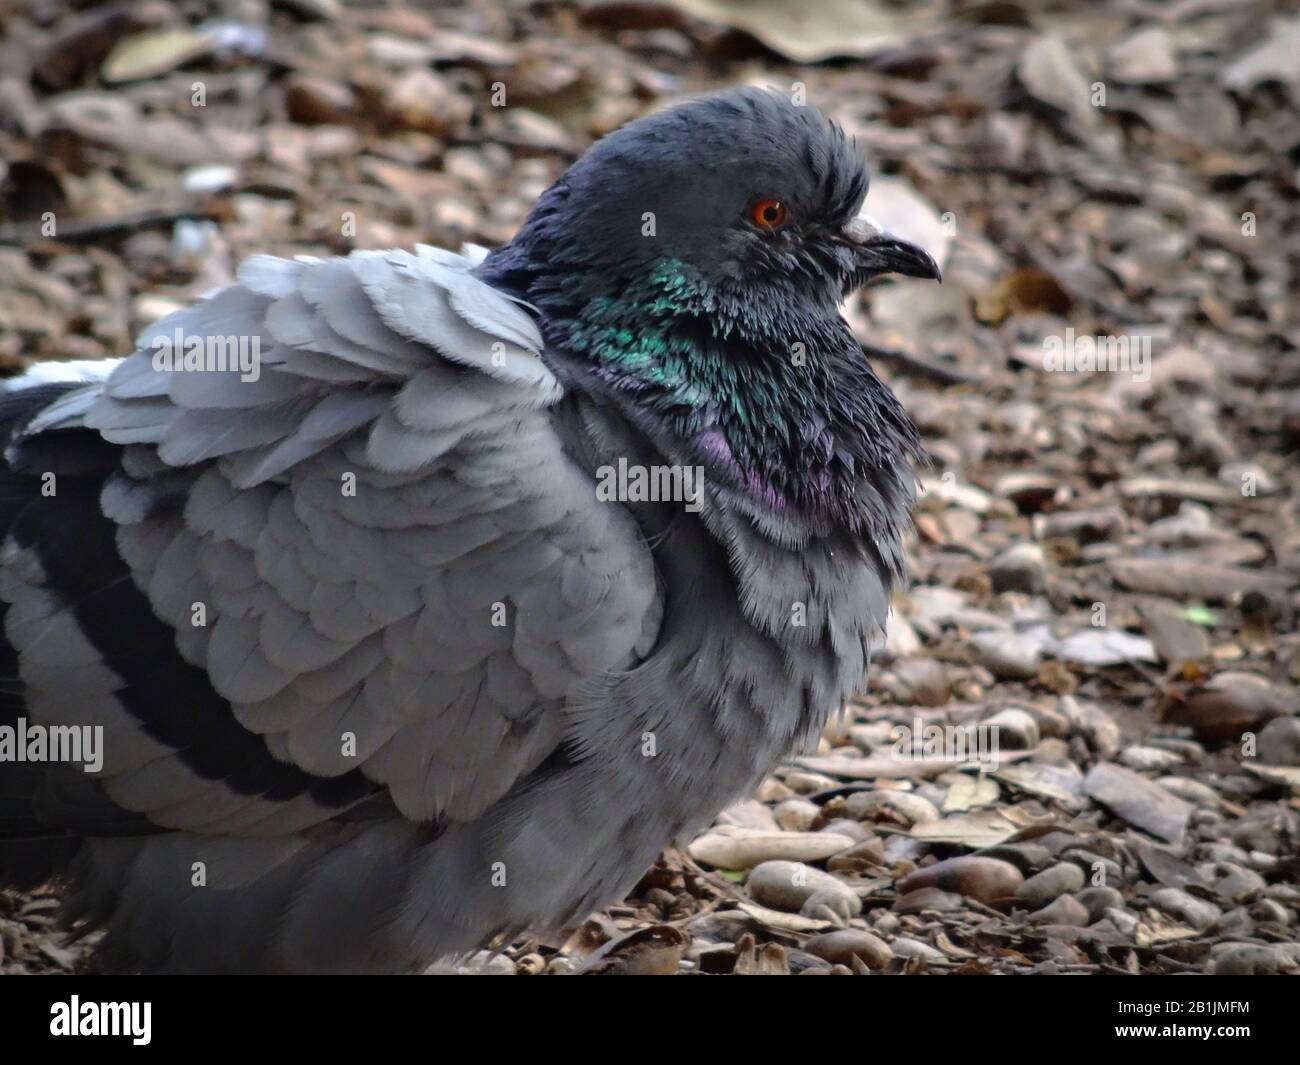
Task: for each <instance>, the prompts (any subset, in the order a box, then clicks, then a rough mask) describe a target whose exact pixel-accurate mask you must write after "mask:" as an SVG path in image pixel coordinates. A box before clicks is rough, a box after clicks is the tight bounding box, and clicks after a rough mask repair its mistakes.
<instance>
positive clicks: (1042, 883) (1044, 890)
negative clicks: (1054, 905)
mask: <svg viewBox="0 0 1300 1065" xmlns="http://www.w3.org/2000/svg"><path fill="white" fill-rule="evenodd" d="M1082 887H1083V870H1082V869H1080V868H1079V867H1078V866H1077V865H1074V864H1073V863H1071V862H1058V863H1057V864H1056V865H1053V866H1051V867H1050V868H1048V869H1044V870H1043V871H1042V872H1041V873H1038V874H1036V875H1034V876H1031V877H1030V878H1029V879H1028V880H1026V881H1025V882H1024V883H1023V884H1021V885H1020V887H1019V888H1018V889H1017V890H1016V898H1018V899H1021V900H1022V901H1024V902H1026V903H1028V904H1029V905H1030V906H1032V907H1034V908H1035V909H1037V908H1038V907H1039V906H1042V905H1044V904H1046V903H1048V902H1051V901H1052V899H1055V898H1058V897H1059V896H1061V895H1066V894H1069V893H1070V892H1073V891H1079V890H1080V889H1082Z"/></svg>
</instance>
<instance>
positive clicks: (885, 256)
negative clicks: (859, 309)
mask: <svg viewBox="0 0 1300 1065" xmlns="http://www.w3.org/2000/svg"><path fill="white" fill-rule="evenodd" d="M844 239H845V240H847V241H848V242H849V243H850V244H852V245H853V247H854V249H855V251H856V252H857V256H858V265H859V267H860V268H861V269H862V270H863V271H864V272H865V273H867V274H869V275H874V274H905V275H906V276H907V277H924V278H928V279H930V280H934V281H942V280H943V275H942V274H941V273H940V272H939V264H938V263H936V262H935V261H934V259H933V258H931V256H930V254H929V253H928V252H927V251H925V250H924V249H923V248H919V247H917V245H915V244H911V243H909V242H908V241H905V240H903V239H901V238H899V237H896V236H894V234H892V233H890V232H889V231H888V230H886V229H884V228H883V227H882V226H881V225H880V223H878V222H877V221H876V220H875V219H874V218H870V217H868V216H867V215H858V217H857V218H854V219H853V220H852V221H851V222H849V223H848V225H846V226H845V227H844Z"/></svg>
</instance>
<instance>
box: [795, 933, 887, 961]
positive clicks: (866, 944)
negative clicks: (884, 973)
mask: <svg viewBox="0 0 1300 1065" xmlns="http://www.w3.org/2000/svg"><path fill="white" fill-rule="evenodd" d="M804 950H806V951H807V952H808V953H809V954H815V955H816V956H817V957H819V958H821V959H823V960H824V961H828V962H830V963H831V964H833V965H848V964H850V961H851V959H853V958H861V959H862V961H864V962H866V964H867V966H868V968H871V969H883V968H884V967H885V966H886V965H888V964H889V963H890V962H891V961H892V960H893V958H894V952H893V951H892V950H890V949H889V946H888V945H887V944H886V943H885V941H884V940H883V939H881V938H880V937H879V936H875V935H872V934H871V933H870V932H864V931H862V930H861V929H857V928H842V929H839V930H838V931H835V932H823V933H822V934H821V935H818V936H813V937H812V938H811V939H810V940H808V942H807V943H805V944H804Z"/></svg>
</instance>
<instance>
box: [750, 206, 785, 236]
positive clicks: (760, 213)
mask: <svg viewBox="0 0 1300 1065" xmlns="http://www.w3.org/2000/svg"><path fill="white" fill-rule="evenodd" d="M786 213H787V212H786V209H785V204H783V203H782V202H781V201H780V200H773V199H770V198H769V199H763V200H755V201H754V203H753V204H751V205H750V208H749V220H750V221H751V222H753V223H754V225H756V226H758V227H759V228H760V229H777V228H779V227H780V226H781V224H782V223H783V222H784V221H785V216H786Z"/></svg>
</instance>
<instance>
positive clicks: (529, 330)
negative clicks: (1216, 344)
mask: <svg viewBox="0 0 1300 1065" xmlns="http://www.w3.org/2000/svg"><path fill="white" fill-rule="evenodd" d="M867 182H868V179H867V173H866V169H865V167H864V164H863V161H862V159H861V158H860V156H859V154H858V152H857V151H856V149H855V147H854V146H853V144H852V143H851V142H850V141H849V140H848V139H847V138H846V137H845V136H844V135H843V133H842V132H841V131H840V130H839V129H838V128H837V127H836V126H834V125H832V124H830V123H828V122H827V121H826V120H825V119H823V118H822V117H821V116H820V115H818V113H817V112H816V111H814V110H813V109H812V108H811V107H803V106H795V105H794V104H792V103H791V102H790V101H789V100H787V99H786V98H785V97H783V96H781V95H778V94H776V93H773V92H768V91H759V90H740V91H733V92H728V93H723V94H720V95H715V96H710V97H705V98H701V99H699V100H695V101H691V102H688V103H686V104H683V105H681V106H678V107H675V108H672V109H669V110H666V111H663V112H661V113H658V114H655V115H652V116H649V117H646V118H643V119H641V120H639V121H637V122H633V123H631V124H630V125H628V126H626V127H624V128H623V129H621V130H619V131H617V132H615V133H613V134H611V135H610V136H608V137H606V138H605V139H604V140H602V141H600V142H599V143H597V144H596V145H595V146H594V147H593V148H592V149H591V150H590V151H588V152H587V154H586V155H585V156H583V158H581V159H580V160H579V161H578V162H577V163H576V164H575V165H574V166H572V167H571V168H570V169H569V170H568V172H567V173H565V174H564V175H563V177H561V178H560V180H559V181H557V182H556V184H555V185H553V186H552V187H551V188H550V189H549V190H547V192H546V193H545V194H544V195H543V196H542V197H541V199H540V201H539V202H538V204H537V206H536V208H535V209H534V210H533V212H532V214H531V215H530V216H529V218H528V220H527V222H526V223H525V224H524V226H523V228H522V229H521V230H520V232H519V233H518V235H517V236H516V237H515V239H514V240H513V241H511V242H510V243H509V244H508V245H506V246H505V247H502V248H499V249H497V250H495V251H493V252H491V253H490V254H486V255H484V253H482V251H481V250H479V251H474V250H471V251H470V253H469V254H466V255H456V254H452V253H449V252H446V251H442V250H439V249H436V248H432V247H427V246H417V247H416V249H415V250H414V251H379V252H376V251H359V252H354V253H353V254H351V255H349V256H347V257H346V258H330V259H317V258H311V257H306V256H302V257H299V258H297V259H295V260H292V261H290V260H285V259H277V258H272V257H268V256H257V257H254V258H252V259H250V260H248V261H247V262H245V263H244V265H243V267H242V268H241V269H240V271H239V275H238V283H237V284H235V285H233V286H231V287H229V288H227V289H224V290H222V291H221V292H219V293H217V294H216V295H214V296H213V297H212V298H210V299H207V300H205V301H203V302H200V303H197V304H195V305H194V306H192V307H189V308H187V309H185V310H182V311H179V312H177V313H175V314H173V315H170V316H168V317H167V318H165V319H163V320H162V321H161V322H159V323H158V324H157V325H155V326H153V327H152V328H150V329H147V330H146V331H145V332H144V333H143V335H141V337H140V338H139V341H138V347H137V350H136V351H135V353H134V354H132V355H130V356H128V357H127V358H125V359H123V360H121V361H119V362H116V363H110V364H107V365H108V366H109V367H111V373H107V374H100V375H98V376H99V379H97V380H88V381H74V382H61V383H60V382H56V383H44V384H41V383H36V384H33V386H32V387H26V388H22V387H16V388H12V389H11V390H9V391H7V392H6V393H5V394H3V395H2V396H0V426H2V428H0V433H2V434H3V439H4V441H5V445H6V446H5V451H4V459H5V462H4V464H3V470H2V472H0V476H2V477H3V494H2V496H0V520H2V522H3V537H4V539H3V554H2V556H0V599H2V600H3V606H4V629H3V635H4V640H3V649H2V651H0V653H2V654H3V662H4V677H5V681H4V685H3V703H2V704H0V725H2V726H3V729H0V736H7V737H8V739H9V743H10V748H9V749H10V754H11V757H10V758H9V759H6V760H5V761H3V762H0V871H2V873H3V877H4V878H5V879H6V880H7V882H9V883H11V884H19V885H22V884H29V885H30V884H32V883H36V882H41V881H44V880H46V879H49V878H51V877H57V878H62V879H64V880H66V882H67V883H68V892H67V896H66V898H67V901H66V907H65V917H66V919H67V920H68V921H69V922H71V925H72V927H73V928H74V929H82V930H85V929H93V928H101V927H102V928H105V929H106V930H107V934H106V936H105V937H104V938H103V940H102V943H101V945H100V947H99V948H98V954H97V963H98V965H99V966H100V967H101V968H103V969H105V970H127V971H166V972H185V971H203V972H211V971H260V972H286V971H287V972H304V971H326V972H330V971H333V972H339V971H376V970H378V971H418V970H420V969H421V968H423V967H425V966H427V965H428V964H429V963H430V962H432V961H434V960H436V959H439V958H442V957H446V956H449V955H454V954H458V953H463V952H467V951H470V950H472V949H475V948H478V947H480V946H482V945H485V944H491V943H493V942H501V941H502V940H503V937H508V936H511V935H515V934H517V933H519V932H521V931H522V930H524V929H530V928H531V929H538V930H544V929H559V928H562V927H564V926H566V925H569V924H571V923H573V922H576V921H578V920H581V919H582V918H584V917H585V916H586V915H587V914H589V913H590V912H591V911H593V910H595V909H597V908H598V907H600V906H602V905H604V904H607V903H609V902H610V901H612V900H616V899H618V898H620V897H621V896H622V895H623V894H625V893H626V892H627V891H628V889H629V888H630V887H631V886H633V885H634V884H635V883H636V881H637V880H638V878H639V877H641V876H642V875H643V874H644V872H645V871H646V869H647V868H648V867H649V866H650V865H651V864H652V863H653V861H654V860H655V858H656V856H657V855H658V854H659V853H660V851H661V850H662V849H663V848H664V847H665V845H667V844H669V843H670V842H671V841H673V840H674V839H683V838H689V836H690V835H691V834H692V833H694V832H697V831H699V830H700V829H701V828H703V827H705V826H706V825H707V824H708V823H709V822H710V820H711V819H712V818H713V817H714V816H715V815H716V814H717V812H718V811H719V810H720V809H722V808H723V807H724V806H725V805H726V804H727V803H729V802H731V801H733V800H734V799H736V798H737V797H740V796H743V795H744V794H745V793H746V791H747V790H748V789H751V788H752V787H753V786H754V785H755V784H757V783H758V782H759V781H760V780H761V779H762V778H763V776H764V775H765V774H767V773H769V772H770V771H771V770H772V768H773V767H774V766H775V765H776V764H777V762H778V761H779V760H780V759H781V758H782V757H783V756H785V755H786V754H787V753H789V752H790V751H791V750H792V748H794V747H795V746H796V745H799V744H802V743H807V742H809V741H811V740H814V739H815V738H816V737H817V736H818V735H819V733H820V732H821V730H822V728H823V726H824V724H825V723H826V721H827V719H828V718H829V716H830V715H831V714H832V713H833V712H835V711H836V710H837V709H838V708H839V707H840V706H841V705H842V704H843V702H844V700H845V698H846V697H848V696H849V695H850V694H851V693H852V692H853V691H854V689H855V688H856V687H857V686H858V685H859V683H860V682H861V680H862V677H863V674H864V670H865V666H866V648H867V646H868V643H869V641H870V639H871V638H872V636H873V634H874V633H875V631H876V630H878V629H879V628H880V627H882V626H883V625H884V622H885V618H886V614H887V611H888V604H889V595H890V588H891V585H892V584H893V583H894V582H896V581H897V580H898V579H899V576H900V572H901V566H902V562H901V548H900V535H901V532H902V530H903V528H904V527H905V524H906V522H907V515H908V511H909V506H910V504H911V502H912V499H913V493H914V489H915V475H914V472H913V469H914V463H915V462H916V461H917V460H919V459H920V457H921V448H920V445H919V443H918V438H917V435H916V432H915V430H914V428H913V426H912V424H911V422H910V421H909V420H908V418H907V416H906V414H905V413H904V411H903V410H902V408H901V406H900V405H899V403H898V401H897V400H896V399H895V398H894V396H893V395H892V394H891V393H890V391H889V390H888V389H887V388H886V387H885V385H884V384H882V382H881V381H880V380H878V379H877V377H876V376H875V375H874V374H873V372H872V370H871V368H870V367H869V365H868V364H867V362H866V361H865V359H864V358H863V356H862V352H861V350H860V347H859V345H858V344H857V343H856V342H855V341H854V338H853V335H852V333H851V332H850V330H849V328H848V326H847V325H846V324H845V323H844V321H843V320H842V319H841V317H840V315H839V311H838V306H839V304H840V302H841V300H842V299H843V297H844V296H845V295H846V293H848V292H850V291H851V290H853V289H854V288H856V287H857V286H859V285H860V284H861V283H863V282H864V281H865V280H867V279H868V278H870V277H872V276H875V275H877V274H880V273H884V272H887V271H894V272H901V273H904V274H909V275H913V276H918V277H937V276H938V270H937V268H936V266H935V264H934V262H933V260H931V258H930V257H929V256H928V255H926V254H925V253H924V252H923V251H921V250H920V249H918V248H916V247H914V246H912V245H910V244H907V243H905V242H903V241H901V240H898V239H896V238H894V237H892V236H890V235H889V234H888V233H886V232H884V231H882V230H881V229H880V228H879V227H877V226H875V225H874V224H873V223H871V222H870V221H869V220H867V219H866V218H865V217H862V218H859V217H858V212H859V208H860V206H861V204H862V202H863V199H864V196H865V194H866V191H867ZM250 354H252V355H255V356H256V357H255V359H251V360H250V359H246V358H245V356H246V355H250ZM22 383H24V382H20V384H22ZM26 383H30V382H26ZM59 726H62V727H64V728H63V731H62V733H60V732H59V730H58V727H59ZM86 727H93V728H94V729H98V730H101V731H99V732H85V733H82V732H81V731H79V730H82V729H84V728H86ZM94 735H97V736H99V737H100V739H101V740H102V745H101V746H100V748H99V750H98V752H97V754H94V751H93V748H94V747H95V742H94V741H93V740H92V739H91V738H90V737H92V736H94ZM78 736H81V737H83V738H84V744H85V747H84V749H83V750H82V752H81V755H79V756H77V757H81V758H82V760H83V762H85V763H87V764H84V765H79V764H75V763H74V762H71V761H69V760H68V758H69V752H70V751H71V750H72V748H71V746H70V745H71V744H73V742H74V740H75V739H76V738H77V737H78ZM60 743H61V744H62V746H61V747H59V744H60ZM56 748H58V750H56ZM59 750H61V751H62V754H61V755H60V756H61V757H63V758H64V759H65V760H64V761H62V762H50V761H40V760H38V758H37V755H38V754H39V753H40V752H41V751H45V753H46V754H47V755H49V754H57V753H58V751H59ZM15 751H20V752H23V753H25V754H26V755H27V756H28V760H26V761H18V760H16V757H13V755H14V752H15ZM0 753H2V752H0ZM92 754H94V758H93V759H92V757H91V756H92ZM94 759H98V761H99V762H100V764H99V765H98V766H97V767H96V766H93V765H91V764H89V763H90V762H91V761H93V760H94ZM87 770H93V771H87Z"/></svg>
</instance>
